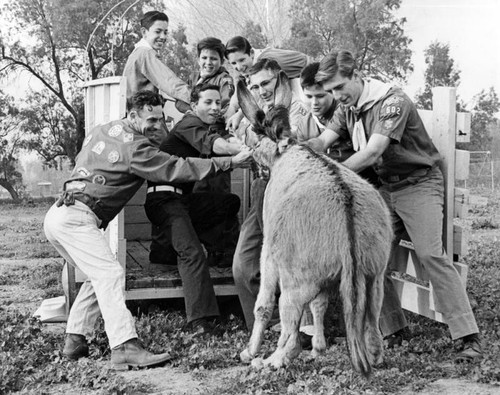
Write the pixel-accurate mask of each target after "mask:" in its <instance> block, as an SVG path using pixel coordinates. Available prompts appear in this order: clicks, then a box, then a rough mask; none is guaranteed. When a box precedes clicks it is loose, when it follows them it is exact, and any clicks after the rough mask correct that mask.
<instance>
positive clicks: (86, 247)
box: [44, 91, 248, 369]
mask: <svg viewBox="0 0 500 395" xmlns="http://www.w3.org/2000/svg"><path fill="white" fill-rule="evenodd" d="M162 105H163V100H162V98H161V97H160V96H159V95H158V94H157V93H154V92H151V91H140V92H137V93H136V94H134V95H133V96H132V97H131V98H130V99H129V102H128V109H127V110H128V116H127V119H124V120H119V121H113V122H110V123H108V124H106V125H102V126H98V127H96V128H94V129H93V130H92V131H91V132H90V133H89V134H88V135H87V137H86V138H85V141H84V142H83V146H82V150H81V151H80V153H79V154H78V157H77V159H76V165H75V168H74V170H73V172H72V174H71V176H70V178H69V180H68V181H66V183H65V185H64V192H63V194H62V196H61V197H60V199H59V200H58V202H57V203H55V204H54V205H53V206H52V207H51V208H50V209H49V211H48V212H47V215H46V216H45V221H44V230H45V234H46V236H47V238H48V239H49V241H50V242H51V243H52V244H53V245H54V247H55V248H56V249H57V251H58V252H59V253H60V254H61V256H62V257H63V258H64V259H66V261H68V262H69V264H72V265H74V266H76V267H78V268H79V269H80V270H81V271H82V272H83V273H84V274H85V275H86V276H87V277H88V280H87V281H85V282H84V283H83V285H82V287H81V289H80V291H79V293H78V296H77V297H76V300H75V302H74V304H73V306H72V308H71V311H70V313H69V317H68V324H67V328H66V333H67V337H66V343H65V347H64V350H63V354H64V355H65V356H66V357H68V358H69V359H74V360H76V359H79V358H80V357H84V356H87V355H88V352H89V350H88V345H87V342H86V340H85V337H86V336H90V335H91V334H92V332H93V329H94V325H95V322H96V319H97V318H98V316H99V314H102V317H103V319H104V325H105V330H106V334H107V336H108V339H109V344H110V347H111V363H112V365H113V367H114V368H115V369H128V368H129V367H147V366H153V365H158V364H160V363H163V362H165V361H167V360H168V359H170V356H169V354H168V353H164V354H159V355H154V354H151V353H149V352H148V351H146V350H144V349H143V348H142V347H141V346H140V344H139V342H138V339H137V333H136V331H135V326H134V320H133V318H132V314H131V313H130V311H129V310H128V309H127V307H126V306H125V273H124V270H123V268H122V267H121V265H120V263H119V262H118V261H117V260H116V258H115V257H114V256H113V254H112V252H111V249H110V247H109V245H108V243H107V241H106V239H105V237H104V234H103V232H102V231H101V230H100V228H105V227H106V226H107V224H108V223H109V221H111V220H112V219H113V218H114V217H115V216H116V215H117V214H118V212H119V211H120V210H121V209H122V208H123V206H124V205H125V204H126V203H127V202H128V200H130V199H131V198H132V196H133V195H134V194H135V193H136V192H137V190H138V189H139V188H140V187H141V185H142V183H143V182H144V179H147V180H151V181H155V182H168V181H174V180H177V181H197V180H200V179H202V178H203V177H205V176H207V175H210V174H214V173H216V172H217V171H220V170H227V169H229V168H230V167H236V166H239V165H241V164H242V163H244V162H245V160H246V158H247V157H248V153H242V154H239V155H237V156H235V157H232V158H231V157H219V158H213V159H198V158H186V159H181V158H177V157H175V156H171V155H169V154H167V153H165V152H161V151H159V150H158V148H156V147H153V146H152V145H151V142H150V141H149V139H148V138H147V137H146V136H145V134H146V133H150V132H153V133H154V132H155V131H156V130H158V129H159V128H160V127H161V122H162V120H163V112H162Z"/></svg>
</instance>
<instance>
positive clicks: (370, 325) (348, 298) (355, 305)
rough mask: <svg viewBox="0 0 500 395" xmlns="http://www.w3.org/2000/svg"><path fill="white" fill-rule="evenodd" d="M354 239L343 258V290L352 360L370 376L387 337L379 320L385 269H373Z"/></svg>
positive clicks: (362, 371) (351, 239) (357, 367)
mask: <svg viewBox="0 0 500 395" xmlns="http://www.w3.org/2000/svg"><path fill="white" fill-rule="evenodd" d="M352 236H353V235H352ZM354 240H355V239H353V238H350V244H351V245H350V246H349V249H350V251H349V252H347V251H346V255H345V256H344V259H342V269H341V270H342V272H341V282H340V293H341V297H342V301H343V305H344V321H345V325H346V334H347V344H348V347H349V352H350V356H351V362H352V365H353V367H354V369H355V370H357V371H358V372H360V373H361V374H362V375H363V376H365V377H368V376H369V375H370V373H371V370H372V366H373V365H376V364H378V363H380V362H381V361H382V353H383V341H382V335H381V334H380V331H379V328H378V322H379V317H380V310H381V308H382V300H383V281H384V278H383V273H380V274H374V273H373V271H372V270H370V269H371V268H370V267H369V264H366V262H364V261H363V259H362V256H363V254H362V252H361V251H359V250H358V249H357V248H356V243H355V242H354ZM346 247H347V246H346ZM365 254H366V252H365Z"/></svg>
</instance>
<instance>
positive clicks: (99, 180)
mask: <svg viewBox="0 0 500 395" xmlns="http://www.w3.org/2000/svg"><path fill="white" fill-rule="evenodd" d="M92 182H93V183H94V184H99V185H104V184H106V177H104V176H103V175H102V174H96V175H95V176H94V177H92Z"/></svg>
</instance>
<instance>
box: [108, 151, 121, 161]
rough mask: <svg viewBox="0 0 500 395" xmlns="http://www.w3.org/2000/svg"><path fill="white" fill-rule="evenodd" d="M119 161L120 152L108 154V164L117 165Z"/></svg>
mask: <svg viewBox="0 0 500 395" xmlns="http://www.w3.org/2000/svg"><path fill="white" fill-rule="evenodd" d="M118 159H120V154H119V153H118V151H111V152H110V153H109V154H108V162H109V163H116V162H118Z"/></svg>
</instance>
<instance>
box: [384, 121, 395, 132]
mask: <svg viewBox="0 0 500 395" xmlns="http://www.w3.org/2000/svg"><path fill="white" fill-rule="evenodd" d="M383 126H384V129H387V130H390V129H392V128H393V127H394V120H393V119H386V120H385V121H384V123H383Z"/></svg>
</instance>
